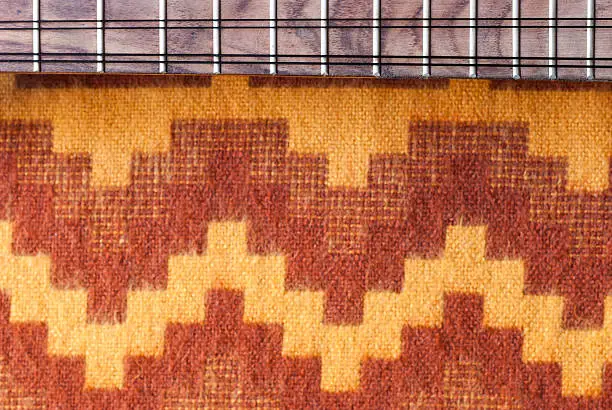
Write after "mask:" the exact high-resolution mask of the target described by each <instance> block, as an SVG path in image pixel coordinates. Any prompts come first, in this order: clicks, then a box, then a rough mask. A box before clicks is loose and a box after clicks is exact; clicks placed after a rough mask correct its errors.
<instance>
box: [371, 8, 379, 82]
mask: <svg viewBox="0 0 612 410" xmlns="http://www.w3.org/2000/svg"><path fill="white" fill-rule="evenodd" d="M380 1H381V0H374V2H373V5H372V74H373V75H375V76H380V74H381V72H380V68H381V67H380V65H381V59H380V52H381V50H380V41H381V40H380V18H381V9H380Z"/></svg>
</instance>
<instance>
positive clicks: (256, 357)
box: [0, 74, 612, 410]
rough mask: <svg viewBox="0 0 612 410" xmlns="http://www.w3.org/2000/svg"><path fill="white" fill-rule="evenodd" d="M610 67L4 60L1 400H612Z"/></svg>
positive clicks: (521, 404)
mask: <svg viewBox="0 0 612 410" xmlns="http://www.w3.org/2000/svg"><path fill="white" fill-rule="evenodd" d="M611 158H612V86H610V84H606V83H599V84H596V83H589V84H585V83H564V82H544V81H542V82H540V81H522V82H516V81H503V80H491V81H485V80H445V79H432V80H385V79H359V78H299V77H248V76H216V77H210V76H189V75H185V76H155V75H152V76H134V75H103V76H98V75H89V74H83V75H57V74H45V75H28V74H2V75H0V261H1V262H0V408H3V409H4V408H6V409H19V410H25V409H43V408H45V409H46V408H49V409H251V408H254V409H281V408H282V409H403V408H406V409H408V408H410V409H520V408H523V409H586V408H589V409H609V408H612V295H611V293H610V292H611V289H612V268H611V266H612V263H611V262H612V184H611V179H612V172H611V166H610V164H611Z"/></svg>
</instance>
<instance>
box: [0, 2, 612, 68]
mask: <svg viewBox="0 0 612 410" xmlns="http://www.w3.org/2000/svg"><path fill="white" fill-rule="evenodd" d="M25 5H26V6H25V7H22V8H20V9H19V10H17V7H13V8H11V7H8V8H5V9H3V11H0V20H1V22H0V70H1V71H34V72H38V71H41V72H101V73H102V72H139V73H219V74H222V73H228V74H229V73H234V74H236V73H240V74H291V75H359V76H383V77H430V76H434V77H486V78H508V79H510V78H548V79H579V80H585V79H590V80H595V79H598V80H605V79H610V78H612V42H610V41H609V38H610V36H609V34H608V35H607V34H605V33H606V32H607V31H610V29H612V25H611V24H612V18H606V16H609V17H610V16H612V3H610V2H603V1H599V2H597V3H596V2H595V0H578V1H575V2H569V1H559V0H534V1H520V0H454V1H442V0H350V1H346V0H253V1H249V2H246V3H245V2H244V1H242V0H206V1H202V2H201V1H194V0H158V2H151V1H149V0H134V1H130V2H127V1H122V0H92V1H90V2H87V3H86V2H78V3H76V5H75V3H72V2H69V1H68V0H31V1H30V2H26V3H25Z"/></svg>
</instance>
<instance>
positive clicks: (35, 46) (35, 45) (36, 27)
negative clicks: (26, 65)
mask: <svg viewBox="0 0 612 410" xmlns="http://www.w3.org/2000/svg"><path fill="white" fill-rule="evenodd" d="M32 57H33V60H34V62H33V63H32V71H40V0H33V1H32Z"/></svg>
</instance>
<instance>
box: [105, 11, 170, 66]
mask: <svg viewBox="0 0 612 410" xmlns="http://www.w3.org/2000/svg"><path fill="white" fill-rule="evenodd" d="M104 6H105V16H106V19H107V26H108V27H112V28H114V29H112V30H106V33H105V46H104V47H105V49H106V52H107V53H130V54H132V53H133V54H143V53H149V54H157V53H158V52H159V31H158V29H157V26H158V23H157V22H150V23H146V22H139V23H138V27H139V28H123V29H116V28H120V27H133V26H134V24H135V23H133V22H115V21H113V20H129V19H157V18H159V10H158V7H157V6H158V2H157V1H144V0H138V1H134V2H131V1H130V2H126V1H124V0H105V2H104ZM128 59H129V60H132V61H152V60H158V58H157V57H153V58H152V57H150V56H123V57H122V56H116V57H109V58H108V59H107V61H109V63H107V64H106V71H109V72H145V73H154V72H157V71H159V63H124V62H121V63H119V62H113V61H125V60H128Z"/></svg>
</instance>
